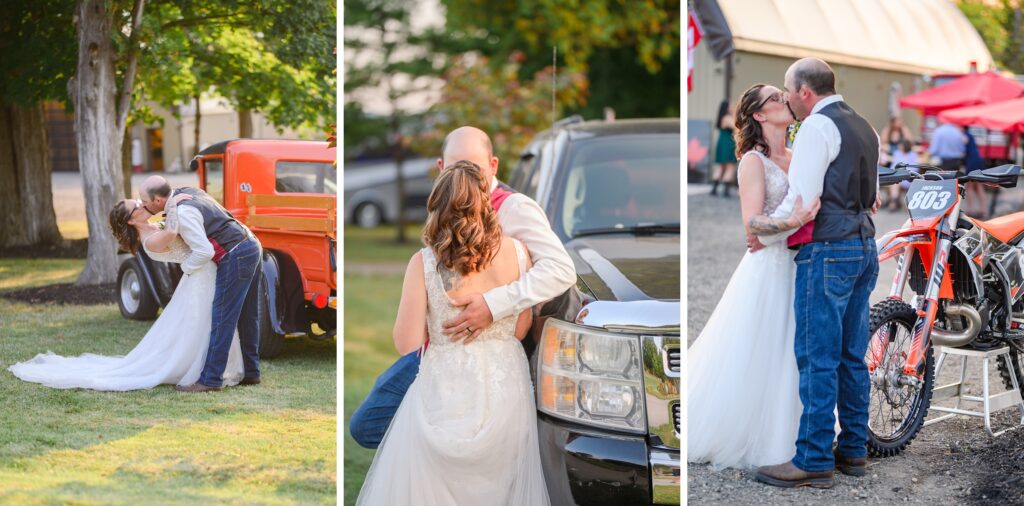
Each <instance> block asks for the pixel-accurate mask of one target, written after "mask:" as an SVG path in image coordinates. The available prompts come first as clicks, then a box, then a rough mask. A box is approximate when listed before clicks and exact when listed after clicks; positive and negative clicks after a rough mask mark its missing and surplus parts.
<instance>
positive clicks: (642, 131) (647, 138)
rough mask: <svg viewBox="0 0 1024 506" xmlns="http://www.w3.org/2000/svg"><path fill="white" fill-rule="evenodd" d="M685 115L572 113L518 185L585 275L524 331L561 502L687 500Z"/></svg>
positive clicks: (526, 159)
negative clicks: (683, 445) (682, 391)
mask: <svg viewBox="0 0 1024 506" xmlns="http://www.w3.org/2000/svg"><path fill="white" fill-rule="evenodd" d="M679 131H680V124H679V120H678V119H664V120H627V121H617V122H583V121H582V120H581V119H579V118H570V119H567V120H563V121H562V122H559V123H558V124H556V125H555V127H554V128H552V129H550V130H548V131H545V132H543V133H541V134H539V135H538V136H537V138H536V139H534V140H533V141H532V142H531V143H530V144H529V146H528V147H527V148H526V150H525V151H524V152H523V153H522V155H521V156H520V158H519V161H518V163H517V165H516V167H515V168H514V170H513V171H512V174H511V177H510V178H509V183H510V185H511V186H512V187H514V188H515V189H517V190H518V191H520V192H522V193H524V194H526V195H528V196H530V197H532V198H534V199H535V200H536V201H537V202H538V203H539V204H540V206H541V207H542V208H543V209H544V211H545V212H546V213H547V216H548V218H549V219H550V222H551V226H552V228H553V229H554V231H555V233H556V234H557V235H558V236H559V237H560V238H561V239H562V241H563V242H564V244H565V247H566V249H567V250H568V252H569V255H570V256H571V257H572V260H573V263H574V264H575V267H576V272H577V273H578V281H577V284H576V286H575V287H574V288H573V289H572V290H570V292H569V293H567V294H566V295H565V296H563V297H561V298H559V299H556V300H554V301H552V302H550V303H549V304H547V305H546V306H545V307H544V308H543V309H542V310H541V312H540V314H541V316H539V317H537V318H536V319H535V321H534V325H533V328H532V331H531V337H530V338H528V339H525V340H524V346H525V347H526V348H527V353H528V354H529V356H530V364H531V372H532V376H533V381H534V385H535V389H536V392H537V407H538V422H537V423H538V429H539V433H540V441H541V442H542V443H541V459H542V461H543V466H544V472H545V476H546V480H547V485H548V490H549V493H550V495H551V499H552V502H553V504H588V505H591V504H615V505H620V504H650V503H654V504H679V502H680V496H679V486H680V479H681V478H680V476H681V472H680V470H681V466H680V461H679V426H680V424H679V417H680V405H679V369H680V328H681V325H680V321H681V318H680V314H681V313H680V302H679V258H680V257H679V255H680V243H679V212H680V211H679V210H680V194H679V188H680V176H681V171H680V158H679V150H680V137H679Z"/></svg>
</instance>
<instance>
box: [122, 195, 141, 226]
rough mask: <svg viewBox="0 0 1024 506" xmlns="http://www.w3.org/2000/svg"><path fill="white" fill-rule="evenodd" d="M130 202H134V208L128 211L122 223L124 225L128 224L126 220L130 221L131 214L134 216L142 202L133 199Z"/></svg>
mask: <svg viewBox="0 0 1024 506" xmlns="http://www.w3.org/2000/svg"><path fill="white" fill-rule="evenodd" d="M132 202H135V208H134V209H132V212H130V213H128V217H127V218H125V219H124V224H125V225H128V222H129V221H132V216H135V211H138V210H139V208H140V207H142V202H141V201H139V200H133V201H132Z"/></svg>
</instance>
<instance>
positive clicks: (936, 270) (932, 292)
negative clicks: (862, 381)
mask: <svg viewBox="0 0 1024 506" xmlns="http://www.w3.org/2000/svg"><path fill="white" fill-rule="evenodd" d="M951 246H952V240H951V239H950V238H949V237H948V235H946V234H941V233H940V238H939V241H938V244H937V245H936V250H935V255H934V256H933V258H932V268H931V270H930V271H929V273H930V275H929V276H928V286H927V288H926V289H925V293H924V296H923V297H919V296H918V297H915V298H914V306H915V307H914V309H916V310H917V321H916V322H915V323H914V332H913V334H914V337H913V340H912V342H911V346H910V350H908V352H907V356H906V361H905V362H904V364H903V368H902V369H903V370H902V371H901V374H900V375H899V377H896V378H892V380H895V382H896V383H898V384H899V385H907V386H914V385H917V384H918V383H920V381H921V379H922V378H923V376H924V373H923V370H922V369H921V367H920V366H921V362H922V361H923V360H924V359H925V356H926V352H927V351H928V346H929V345H930V340H929V339H928V337H929V335H930V334H931V331H932V327H933V326H934V324H935V315H936V314H937V313H938V309H939V290H940V288H941V286H942V278H943V277H944V276H945V273H946V267H947V258H948V256H949V250H950V247H951ZM914 251H915V250H914V248H911V247H909V246H908V247H907V249H906V251H904V252H903V253H902V254H900V256H899V260H898V264H897V268H896V275H895V277H894V278H893V283H892V288H891V289H890V291H889V298H891V299H897V300H902V299H903V292H904V290H905V288H906V284H907V281H908V279H909V274H910V263H911V260H912V259H913V254H914ZM889 331H890V328H889V326H883V327H881V328H879V329H878V330H877V331H876V332H875V335H874V336H872V337H871V341H870V343H868V350H869V351H870V352H869V354H868V357H867V366H868V371H869V372H870V373H871V374H872V376H875V375H876V374H875V372H876V369H877V368H878V367H879V366H880V365H882V363H883V360H884V357H885V353H886V349H887V348H888V345H889V343H890V342H891V341H892V340H893V339H894V338H895V336H891V335H890V334H889ZM891 372H892V373H895V371H891Z"/></svg>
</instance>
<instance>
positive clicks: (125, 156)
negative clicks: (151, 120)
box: [121, 127, 136, 199]
mask: <svg viewBox="0 0 1024 506" xmlns="http://www.w3.org/2000/svg"><path fill="white" fill-rule="evenodd" d="M121 177H123V178H124V198H126V199H132V198H136V197H133V196H132V132H131V129H129V128H128V127H125V128H124V139H121Z"/></svg>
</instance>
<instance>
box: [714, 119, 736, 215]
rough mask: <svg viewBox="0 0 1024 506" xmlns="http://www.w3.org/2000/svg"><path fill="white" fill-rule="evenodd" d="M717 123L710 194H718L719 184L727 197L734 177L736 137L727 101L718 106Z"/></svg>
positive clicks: (734, 120)
mask: <svg viewBox="0 0 1024 506" xmlns="http://www.w3.org/2000/svg"><path fill="white" fill-rule="evenodd" d="M717 125H718V141H717V142H716V143H715V165H714V167H715V168H714V169H713V170H714V173H713V176H712V178H711V194H712V195H718V185H719V184H721V185H722V186H723V188H722V196H723V197H728V196H729V186H730V185H731V184H732V182H733V179H735V177H736V139H735V138H733V128H734V127H735V126H736V119H735V117H734V116H733V110H732V105H731V104H729V102H722V105H721V106H720V107H719V108H718V123H717Z"/></svg>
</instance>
